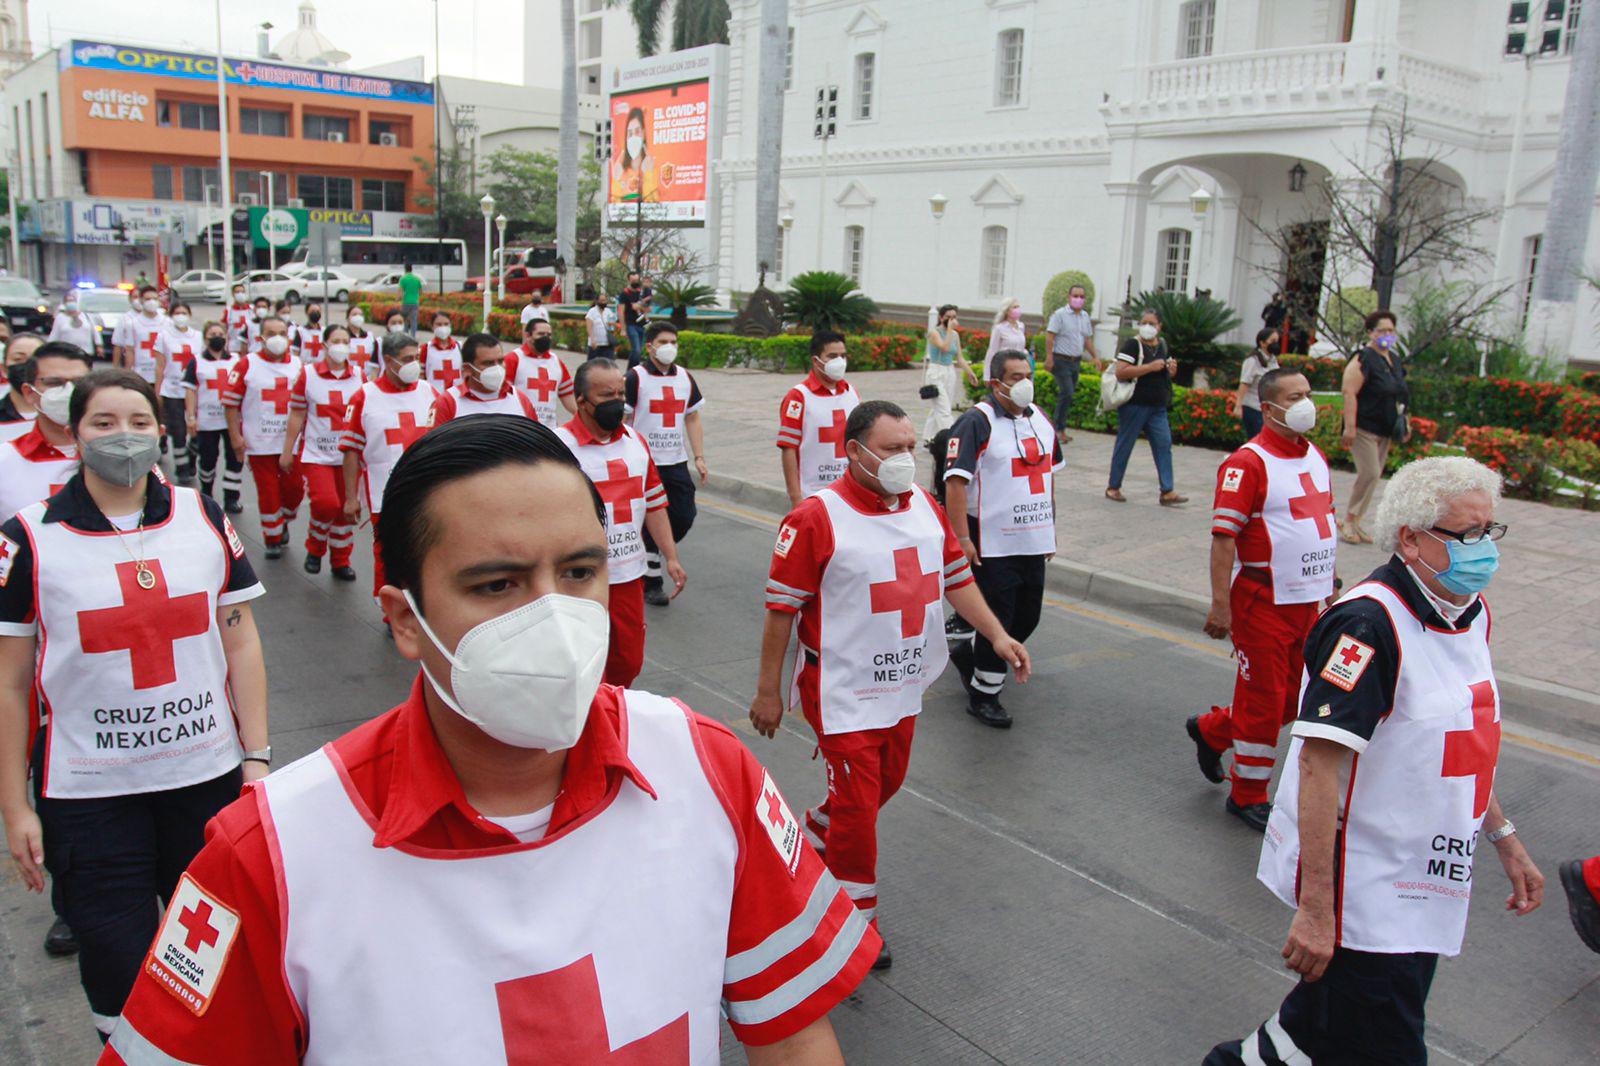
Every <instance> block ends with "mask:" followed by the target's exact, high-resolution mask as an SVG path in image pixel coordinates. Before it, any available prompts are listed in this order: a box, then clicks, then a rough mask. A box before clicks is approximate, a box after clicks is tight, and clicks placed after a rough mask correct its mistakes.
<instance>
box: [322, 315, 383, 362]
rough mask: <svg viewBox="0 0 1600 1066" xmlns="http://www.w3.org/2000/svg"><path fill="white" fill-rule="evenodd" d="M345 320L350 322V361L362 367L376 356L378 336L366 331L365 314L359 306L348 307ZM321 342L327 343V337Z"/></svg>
mask: <svg viewBox="0 0 1600 1066" xmlns="http://www.w3.org/2000/svg"><path fill="white" fill-rule="evenodd" d="M346 320H347V321H348V322H349V323H350V361H351V362H352V363H354V364H355V365H356V366H359V367H363V368H364V367H365V366H366V365H367V364H368V363H370V362H371V361H372V360H373V359H376V358H377V356H378V338H377V336H376V335H375V334H372V333H368V332H367V316H366V315H364V314H362V313H361V308H359V307H352V308H350V312H349V315H348V316H347V318H346ZM323 343H327V338H323ZM379 369H382V368H381V367H380V368H379Z"/></svg>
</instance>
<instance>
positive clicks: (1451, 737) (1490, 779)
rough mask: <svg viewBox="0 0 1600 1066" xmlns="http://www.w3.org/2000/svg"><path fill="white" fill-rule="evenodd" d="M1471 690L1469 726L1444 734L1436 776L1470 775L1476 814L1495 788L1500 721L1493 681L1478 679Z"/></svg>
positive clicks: (1475, 816)
mask: <svg viewBox="0 0 1600 1066" xmlns="http://www.w3.org/2000/svg"><path fill="white" fill-rule="evenodd" d="M1471 691H1472V728H1471V729H1456V730H1452V731H1451V732H1449V733H1446V734H1445V735H1444V765H1443V766H1442V767H1440V769H1439V776H1441V777H1470V778H1472V816H1473V817H1474V818H1477V817H1480V816H1481V815H1482V814H1483V812H1484V811H1487V810H1488V809H1489V793H1490V792H1491V791H1493V789H1494V768H1495V764H1496V763H1497V762H1499V761H1500V722H1499V721H1498V720H1497V719H1496V718H1495V695H1494V685H1493V684H1491V683H1490V682H1488V681H1479V682H1478V683H1477V684H1476V685H1473V686H1471Z"/></svg>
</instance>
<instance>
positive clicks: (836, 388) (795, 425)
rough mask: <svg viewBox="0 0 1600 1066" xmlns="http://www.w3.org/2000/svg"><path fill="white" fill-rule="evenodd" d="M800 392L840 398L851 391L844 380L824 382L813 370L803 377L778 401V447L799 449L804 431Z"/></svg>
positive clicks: (803, 409)
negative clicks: (803, 378)
mask: <svg viewBox="0 0 1600 1066" xmlns="http://www.w3.org/2000/svg"><path fill="white" fill-rule="evenodd" d="M802 390H804V391H805V392H809V393H811V394H812V395H813V396H840V395H843V394H844V393H846V392H850V391H853V390H852V388H851V386H850V382H849V380H848V379H846V378H840V379H839V380H838V381H833V382H829V381H824V380H823V379H822V378H820V377H818V376H817V372H816V371H815V370H813V371H811V373H809V374H807V375H806V376H805V380H803V381H801V382H800V384H798V385H796V386H794V387H793V388H792V389H790V390H789V391H788V392H786V393H784V394H783V399H782V400H780V401H778V447H780V448H799V447H800V437H801V435H802V433H804V431H805V420H806V414H805V396H804V395H802Z"/></svg>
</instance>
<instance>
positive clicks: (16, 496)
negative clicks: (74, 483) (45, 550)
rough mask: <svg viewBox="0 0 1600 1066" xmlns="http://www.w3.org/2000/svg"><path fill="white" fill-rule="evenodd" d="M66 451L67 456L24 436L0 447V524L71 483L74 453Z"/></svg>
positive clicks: (76, 460) (32, 437) (74, 459)
mask: <svg viewBox="0 0 1600 1066" xmlns="http://www.w3.org/2000/svg"><path fill="white" fill-rule="evenodd" d="M30 425H37V423H30ZM67 447H68V448H71V449H72V452H71V454H68V453H67V452H65V451H62V450H61V449H60V448H57V447H56V446H55V445H53V444H51V443H50V442H49V441H46V440H43V439H42V437H34V436H30V435H29V434H26V433H24V434H23V435H22V436H20V437H18V438H17V439H16V440H8V441H5V442H4V443H0V522H4V521H5V520H6V519H8V518H10V517H11V516H12V515H14V514H16V513H17V512H18V511H20V510H22V509H23V508H24V507H26V506H28V504H30V503H37V502H38V501H40V500H48V499H49V498H50V497H52V496H54V495H55V494H56V493H57V492H60V491H61V489H62V487H63V486H64V485H66V483H67V482H69V481H71V480H72V475H73V474H76V473H77V472H78V452H77V449H76V448H75V447H74V446H73V445H72V444H68V445H67ZM24 449H26V452H25V451H24Z"/></svg>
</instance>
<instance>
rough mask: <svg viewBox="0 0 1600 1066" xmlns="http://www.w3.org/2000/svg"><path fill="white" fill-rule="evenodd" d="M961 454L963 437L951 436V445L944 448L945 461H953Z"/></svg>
mask: <svg viewBox="0 0 1600 1066" xmlns="http://www.w3.org/2000/svg"><path fill="white" fill-rule="evenodd" d="M960 455H961V438H960V437H951V438H950V446H949V447H947V448H946V449H945V450H944V461H945V462H947V463H953V462H955V461H956V459H957V458H958V457H959V456H960Z"/></svg>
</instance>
